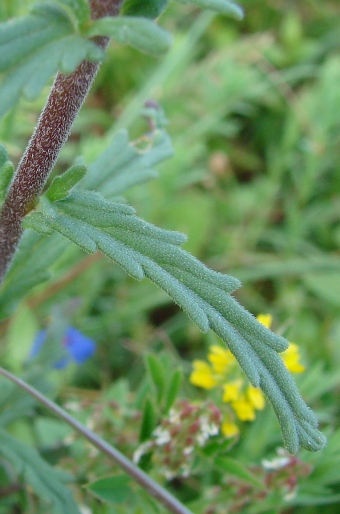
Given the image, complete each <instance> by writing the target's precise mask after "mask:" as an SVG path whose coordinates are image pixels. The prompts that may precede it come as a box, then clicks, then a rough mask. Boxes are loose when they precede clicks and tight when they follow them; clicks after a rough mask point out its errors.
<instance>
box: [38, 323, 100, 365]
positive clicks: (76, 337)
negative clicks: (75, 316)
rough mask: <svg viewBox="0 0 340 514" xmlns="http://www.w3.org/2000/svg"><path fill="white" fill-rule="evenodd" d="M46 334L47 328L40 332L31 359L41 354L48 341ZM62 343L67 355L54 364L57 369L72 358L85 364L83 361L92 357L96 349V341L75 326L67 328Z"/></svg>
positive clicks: (78, 362)
mask: <svg viewBox="0 0 340 514" xmlns="http://www.w3.org/2000/svg"><path fill="white" fill-rule="evenodd" d="M46 336H47V330H41V331H40V332H38V334H37V337H36V338H35V340H34V343H33V346H32V349H31V352H30V358H31V359H32V358H34V357H36V356H37V355H38V354H39V352H40V350H41V349H42V346H43V344H44V343H45V341H46ZM62 344H63V346H64V348H65V350H66V352H67V355H66V356H65V357H64V358H63V359H61V360H59V361H58V362H56V363H55V364H54V366H53V367H54V368H56V369H62V368H65V367H66V366H67V364H68V363H69V362H70V361H72V360H73V361H75V363H76V364H83V362H85V361H87V360H88V359H89V358H90V357H92V355H93V354H94V353H95V351H96V343H95V342H94V341H93V340H92V339H90V338H89V337H86V336H84V334H82V333H81V332H79V330H77V329H76V328H73V327H69V328H68V329H67V330H66V332H65V335H64V338H63V341H62Z"/></svg>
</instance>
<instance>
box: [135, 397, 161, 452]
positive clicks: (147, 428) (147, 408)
mask: <svg viewBox="0 0 340 514" xmlns="http://www.w3.org/2000/svg"><path fill="white" fill-rule="evenodd" d="M156 421H157V414H156V410H155V407H154V404H153V402H152V400H151V399H150V398H149V397H147V398H146V399H145V402H144V407H143V418H142V423H141V428H140V434H139V441H140V442H141V443H142V442H143V441H145V440H146V439H149V438H150V437H151V434H152V432H153V430H154V428H155V426H156Z"/></svg>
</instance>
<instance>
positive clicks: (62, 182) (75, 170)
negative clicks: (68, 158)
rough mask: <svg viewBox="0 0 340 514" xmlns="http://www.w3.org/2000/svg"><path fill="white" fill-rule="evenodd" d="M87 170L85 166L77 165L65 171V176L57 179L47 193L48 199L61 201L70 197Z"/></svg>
mask: <svg viewBox="0 0 340 514" xmlns="http://www.w3.org/2000/svg"><path fill="white" fill-rule="evenodd" d="M86 171H87V168H86V166H85V165H84V164H75V165H74V166H72V167H71V168H69V169H68V170H66V171H65V173H63V175H59V176H58V177H55V179H54V180H53V182H52V184H51V185H50V187H49V188H48V190H47V192H46V197H47V198H48V199H49V200H51V201H56V200H61V199H62V198H65V197H66V196H68V195H69V192H70V190H71V189H72V188H73V187H74V186H75V185H76V184H77V183H78V182H79V180H81V179H82V178H83V177H84V175H85V173H86Z"/></svg>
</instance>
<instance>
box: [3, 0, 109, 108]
mask: <svg viewBox="0 0 340 514" xmlns="http://www.w3.org/2000/svg"><path fill="white" fill-rule="evenodd" d="M75 30H76V29H75V27H74V25H73V23H72V20H71V19H70V17H69V16H68V15H67V12H66V11H65V10H64V9H62V8H61V7H59V6H57V5H56V4H49V3H43V4H39V6H38V7H36V8H35V9H34V10H33V12H32V13H31V14H29V15H28V16H24V17H21V18H17V19H15V20H13V21H7V22H5V23H1V24H0V73H1V72H2V73H5V76H4V77H2V81H1V84H0V98H1V104H0V116H2V115H3V114H5V112H7V111H8V110H9V109H10V108H11V107H13V105H14V104H15V103H16V102H17V100H18V98H19V97H20V95H23V96H24V97H25V98H26V99H27V100H33V99H35V98H36V97H37V96H38V95H39V93H40V92H41V90H42V88H43V87H44V86H45V85H46V83H47V82H48V80H49V79H50V77H51V75H54V74H55V73H56V72H57V71H58V70H60V71H61V72H62V73H66V74H67V73H71V72H72V71H74V70H75V68H76V67H77V66H78V64H80V62H81V61H83V60H84V59H89V60H92V61H93V60H94V61H97V60H101V59H103V58H104V56H105V53H104V51H103V50H101V49H100V48H99V47H98V46H97V45H96V44H95V43H93V42H92V41H89V40H88V39H86V38H84V37H82V36H81V35H79V34H77V33H76V32H75Z"/></svg>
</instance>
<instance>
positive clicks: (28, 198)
mask: <svg viewBox="0 0 340 514" xmlns="http://www.w3.org/2000/svg"><path fill="white" fill-rule="evenodd" d="M122 3H123V0H91V1H90V5H91V17H92V19H98V18H102V17H104V16H116V15H117V14H118V12H119V9H120V7H121V4H122ZM94 41H95V42H96V44H98V45H99V46H100V47H102V48H105V47H106V46H107V44H108V42H109V38H107V37H97V38H95V39H94ZM99 66H100V65H99V63H93V62H89V61H83V62H82V63H81V64H80V65H79V66H78V67H77V68H76V70H75V71H74V72H73V73H71V74H70V75H63V74H61V73H58V74H57V76H56V78H55V81H54V84H53V86H52V89H51V93H50V95H49V97H48V99H47V103H46V105H45V107H44V109H43V111H42V113H41V115H40V118H39V120H38V124H37V127H36V129H35V131H34V134H33V136H32V138H31V139H30V141H29V143H28V145H27V148H26V150H25V153H24V154H23V156H22V158H21V160H20V162H19V164H18V168H17V170H16V173H15V175H14V178H13V180H12V183H11V185H10V188H9V191H8V194H7V197H6V200H5V202H4V205H3V208H2V212H1V215H0V282H1V281H2V279H3V277H4V275H5V273H6V271H7V269H8V267H9V265H10V263H11V261H12V258H13V256H14V253H15V251H16V249H17V247H18V244H19V241H20V238H21V235H22V225H21V224H22V220H23V218H24V217H25V215H26V214H27V213H28V212H29V211H30V210H31V209H32V208H33V207H34V204H35V202H36V199H37V198H38V197H39V195H40V194H41V193H42V190H43V187H44V185H45V183H46V181H47V179H48V177H49V175H50V173H51V170H52V168H53V165H54V163H55V161H56V159H57V157H58V155H59V152H60V150H61V147H62V146H63V144H64V143H65V142H66V140H67V139H68V136H69V134H70V131H71V127H72V125H73V122H74V120H75V118H76V116H77V114H78V112H79V109H80V108H81V106H82V104H83V102H84V100H85V98H86V95H87V93H88V91H89V90H90V88H91V85H92V82H93V80H94V78H95V76H96V74H97V71H98V69H99Z"/></svg>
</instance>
